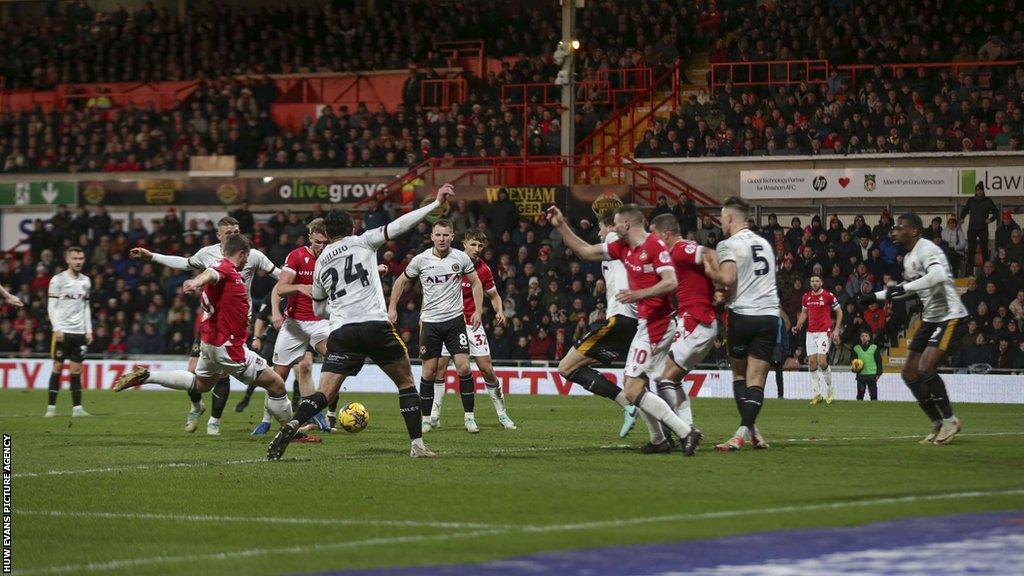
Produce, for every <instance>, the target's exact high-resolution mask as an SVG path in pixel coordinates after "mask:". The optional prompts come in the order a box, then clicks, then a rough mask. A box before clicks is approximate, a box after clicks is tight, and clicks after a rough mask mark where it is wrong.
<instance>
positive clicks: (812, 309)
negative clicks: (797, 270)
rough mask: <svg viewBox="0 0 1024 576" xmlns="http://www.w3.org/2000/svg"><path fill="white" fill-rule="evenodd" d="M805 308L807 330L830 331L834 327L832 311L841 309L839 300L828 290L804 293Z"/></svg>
mask: <svg viewBox="0 0 1024 576" xmlns="http://www.w3.org/2000/svg"><path fill="white" fill-rule="evenodd" d="M803 307H804V310H807V331H808V332H828V331H829V330H831V329H832V311H833V310H838V309H839V301H838V300H836V297H835V296H833V295H832V293H831V292H829V291H828V290H822V291H821V292H818V293H817V294H815V293H814V292H813V291H811V292H808V293H806V294H804V299H803Z"/></svg>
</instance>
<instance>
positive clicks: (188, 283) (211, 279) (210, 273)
mask: <svg viewBox="0 0 1024 576" xmlns="http://www.w3.org/2000/svg"><path fill="white" fill-rule="evenodd" d="M217 282H220V274H218V273H217V271H216V270H214V269H213V268H207V269H206V270H203V271H202V273H200V274H199V275H198V276H196V277H195V278H189V279H188V280H185V283H184V284H182V285H181V290H182V292H184V293H185V294H193V293H196V292H199V291H200V290H202V289H203V286H206V285H207V284H216V283H217Z"/></svg>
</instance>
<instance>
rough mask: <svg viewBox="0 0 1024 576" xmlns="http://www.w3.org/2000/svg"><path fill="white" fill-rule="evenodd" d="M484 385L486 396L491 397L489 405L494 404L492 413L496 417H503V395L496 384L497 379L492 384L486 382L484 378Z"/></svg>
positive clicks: (499, 385)
mask: <svg viewBox="0 0 1024 576" xmlns="http://www.w3.org/2000/svg"><path fill="white" fill-rule="evenodd" d="M484 384H485V385H486V386H487V395H488V396H490V397H491V403H492V404H494V411H495V412H496V413H497V414H498V416H504V415H505V394H504V393H503V392H502V391H501V384H499V383H498V379H497V378H495V379H494V382H488V381H487V380H486V377H485V380H484Z"/></svg>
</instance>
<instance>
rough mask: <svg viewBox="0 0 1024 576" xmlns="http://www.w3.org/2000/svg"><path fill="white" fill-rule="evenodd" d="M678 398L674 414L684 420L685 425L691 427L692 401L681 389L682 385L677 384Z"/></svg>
mask: <svg viewBox="0 0 1024 576" xmlns="http://www.w3.org/2000/svg"><path fill="white" fill-rule="evenodd" d="M679 398H680V399H681V401H680V403H679V404H678V405H677V406H676V415H677V416H679V418H680V419H681V420H682V421H683V422H686V425H687V426H689V427H690V428H693V402H691V401H690V396H689V395H688V394H687V393H686V390H683V387H682V386H681V385H680V386H679Z"/></svg>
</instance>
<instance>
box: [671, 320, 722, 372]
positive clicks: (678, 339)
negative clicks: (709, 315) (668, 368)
mask: <svg viewBox="0 0 1024 576" xmlns="http://www.w3.org/2000/svg"><path fill="white" fill-rule="evenodd" d="M690 325H692V329H690V330H687V329H686V327H687V326H690ZM715 338H718V321H717V320H714V321H712V322H711V324H701V323H700V322H697V321H696V320H694V319H693V318H692V317H686V316H684V317H682V318H680V319H679V320H678V322H677V326H676V332H675V335H674V336H673V337H672V348H671V353H672V361H673V362H675V363H676V364H678V365H679V367H680V368H682V369H683V370H687V371H689V370H693V368H694V367H695V366H697V364H700V363H701V361H703V360H704V357H705V356H707V355H708V352H710V351H711V349H712V348H713V347H714V346H715Z"/></svg>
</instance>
